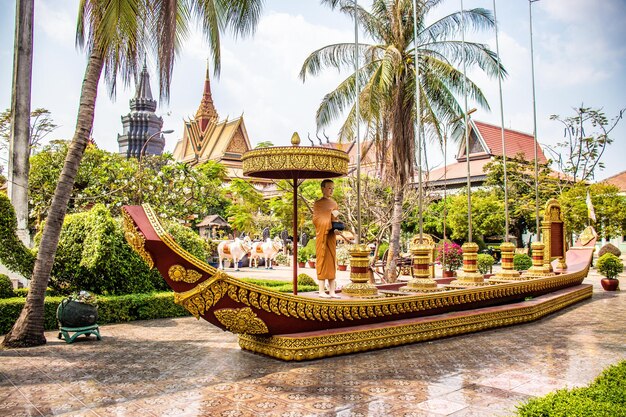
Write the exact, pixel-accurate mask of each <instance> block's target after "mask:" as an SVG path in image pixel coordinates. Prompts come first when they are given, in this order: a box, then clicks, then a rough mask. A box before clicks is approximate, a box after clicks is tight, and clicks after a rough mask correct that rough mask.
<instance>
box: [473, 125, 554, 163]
mask: <svg viewBox="0 0 626 417" xmlns="http://www.w3.org/2000/svg"><path fill="white" fill-rule="evenodd" d="M474 124H475V125H476V127H477V128H478V131H479V132H480V135H481V136H482V138H483V139H484V140H485V144H486V145H487V146H488V147H489V150H488V151H489V153H491V154H492V155H496V156H502V154H503V152H502V132H501V129H500V127H499V126H494V125H490V124H487V123H483V122H478V121H474ZM504 140H505V142H506V156H507V158H514V157H515V156H516V155H517V154H519V153H523V154H524V156H525V157H526V160H527V161H533V160H534V157H535V151H534V146H535V145H534V144H535V139H534V138H533V136H532V135H529V134H527V133H522V132H518V131H515V130H511V129H504ZM470 155H471V154H470ZM537 159H538V161H539V163H540V164H545V163H546V162H548V159H547V158H546V156H545V155H544V153H543V151H542V149H541V146H538V147H537Z"/></svg>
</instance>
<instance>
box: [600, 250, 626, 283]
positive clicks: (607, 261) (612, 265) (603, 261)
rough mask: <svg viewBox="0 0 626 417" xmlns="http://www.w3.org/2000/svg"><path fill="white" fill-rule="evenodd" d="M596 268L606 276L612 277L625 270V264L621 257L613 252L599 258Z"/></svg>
mask: <svg viewBox="0 0 626 417" xmlns="http://www.w3.org/2000/svg"><path fill="white" fill-rule="evenodd" d="M596 269H597V270H598V272H599V273H601V274H602V275H604V276H605V277H607V278H609V279H612V278H616V277H617V276H618V275H619V274H621V273H622V272H623V271H624V264H623V263H622V260H621V259H620V258H618V257H617V256H615V255H613V254H612V253H605V254H604V255H602V256H601V257H600V259H598V263H597V264H596Z"/></svg>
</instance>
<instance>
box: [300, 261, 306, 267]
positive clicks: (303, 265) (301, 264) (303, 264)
mask: <svg viewBox="0 0 626 417" xmlns="http://www.w3.org/2000/svg"><path fill="white" fill-rule="evenodd" d="M305 265H306V262H298V268H304V267H305Z"/></svg>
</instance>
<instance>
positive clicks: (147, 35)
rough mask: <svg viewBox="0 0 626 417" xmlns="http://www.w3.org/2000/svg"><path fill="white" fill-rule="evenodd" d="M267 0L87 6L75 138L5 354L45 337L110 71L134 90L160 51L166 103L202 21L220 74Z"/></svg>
mask: <svg viewBox="0 0 626 417" xmlns="http://www.w3.org/2000/svg"><path fill="white" fill-rule="evenodd" d="M262 3H263V1H262V0H230V1H229V0H202V1H184V0H81V1H80V4H79V10H78V25H77V31H76V41H77V45H79V46H81V47H84V48H85V49H86V51H87V54H88V57H89V58H88V61H87V68H86V70H85V77H84V79H83V86H82V90H81V97H80V105H79V108H78V118H77V122H76V131H75V133H74V137H73V139H72V142H71V144H70V147H69V151H68V153H67V157H66V158H65V163H64V165H63V170H62V172H61V175H60V178H59V182H58V184H57V187H56V190H55V193H54V197H53V199H52V204H51V206H50V210H49V214H48V217H47V220H46V224H45V227H44V230H43V236H42V239H41V243H40V246H39V252H38V253H37V260H36V262H35V267H34V270H33V274H32V277H31V285H30V291H29V292H28V296H27V298H26V303H25V304H24V308H23V309H22V312H21V314H20V316H19V318H18V319H17V321H16V322H15V324H14V325H13V328H12V329H11V330H10V331H9V333H8V334H7V335H6V336H5V339H4V341H3V345H4V346H6V347H23V346H36V345H40V344H44V343H45V342H46V339H45V336H44V297H45V290H46V286H47V285H48V280H49V278H50V271H51V270H52V264H53V262H54V257H55V253H56V249H57V246H58V242H59V235H60V232H61V226H62V224H63V219H64V217H65V212H66V209H67V203H68V201H69V198H70V196H71V192H72V187H73V185H74V180H75V178H76V172H77V171H78V166H79V164H80V161H81V159H82V157H83V154H84V152H85V147H86V146H87V143H88V141H89V137H90V134H91V130H92V127H93V120H94V111H95V104H96V95H97V92H98V82H99V81H100V76H101V74H102V71H103V70H104V74H105V78H106V81H107V82H108V85H109V87H110V93H111V95H113V94H114V93H115V87H116V81H117V77H118V75H119V76H120V77H121V79H122V80H123V81H124V82H125V83H128V82H129V80H130V79H131V77H133V76H136V74H137V70H138V68H139V67H138V63H139V62H141V58H142V55H143V54H144V51H145V50H153V51H155V52H156V57H157V62H158V66H159V75H160V83H159V85H160V90H161V97H162V98H166V99H167V97H168V96H169V85H170V81H171V75H172V70H173V66H174V57H175V55H176V52H177V51H178V50H179V49H180V46H181V44H182V41H183V40H184V38H185V35H186V34H187V33H188V28H189V25H190V24H191V23H192V22H193V19H198V20H199V21H200V22H201V26H202V29H203V31H204V33H205V35H206V37H207V39H208V41H209V47H210V52H211V55H212V57H213V63H214V70H215V72H216V73H219V68H220V33H223V32H224V31H225V30H232V31H233V32H234V33H235V34H238V35H246V34H248V33H251V32H252V31H253V30H254V28H255V27H256V24H257V22H258V20H259V17H260V13H261V7H262Z"/></svg>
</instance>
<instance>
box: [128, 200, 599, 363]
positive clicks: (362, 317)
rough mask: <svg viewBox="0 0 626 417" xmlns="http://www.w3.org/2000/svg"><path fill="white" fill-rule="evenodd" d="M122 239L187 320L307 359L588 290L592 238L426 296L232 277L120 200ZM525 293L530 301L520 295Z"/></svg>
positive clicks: (474, 324) (543, 307)
mask: <svg viewBox="0 0 626 417" xmlns="http://www.w3.org/2000/svg"><path fill="white" fill-rule="evenodd" d="M123 218H124V230H125V236H126V239H127V241H128V242H129V244H130V245H131V246H132V248H133V249H134V250H135V252H137V253H138V254H139V256H141V257H142V258H143V259H144V260H145V261H146V263H148V265H149V266H151V267H153V266H154V267H156V268H157V269H158V270H159V272H160V273H161V275H162V276H163V278H164V279H165V280H166V281H167V283H168V285H169V286H170V287H171V288H172V289H173V290H174V292H175V301H176V303H178V304H180V305H182V306H184V307H185V308H186V309H187V310H188V311H189V312H190V313H191V314H193V315H194V316H195V317H196V318H200V317H202V318H203V319H205V320H207V321H208V322H210V323H212V324H213V325H215V326H217V327H219V328H221V329H223V330H226V331H230V332H233V333H236V334H239V335H240V336H239V341H240V346H241V347H242V348H244V349H248V350H252V351H256V352H261V353H264V354H268V355H270V356H273V357H277V358H280V359H285V360H302V359H314V358H320V357H328V356H334V355H338V354H343V353H350V352H358V351H365V350H371V349H377V348H381V347H387V346H396V345H400V344H405V343H412V342H415V341H420V340H428V339H433V338H439V337H445V336H450V335H455V334H462V333H468V332H473V331H478V330H482V329H487V328H492V327H499V326H505V325H509V324H515V323H520V322H525V321H530V320H535V319H537V318H539V317H541V316H542V315H545V314H548V313H550V312H552V311H556V310H558V309H560V308H563V307H565V306H567V305H570V304H572V303H575V302H577V301H579V300H582V299H584V298H588V297H590V296H591V287H590V286H588V285H581V283H582V280H583V279H584V278H585V276H586V275H587V272H588V270H589V266H590V264H591V259H592V254H593V247H594V244H595V236H594V237H592V238H591V239H590V240H587V241H586V242H585V243H584V244H582V243H580V242H578V244H577V245H576V246H574V247H572V248H570V250H569V251H568V252H567V269H566V270H559V269H558V268H559V264H557V263H556V261H555V264H554V270H555V274H554V275H552V276H545V277H539V278H533V279H526V280H519V281H503V282H498V283H493V284H490V285H482V286H474V287H467V288H456V289H449V290H446V291H442V292H435V293H404V294H402V295H396V296H391V297H390V296H384V295H381V296H380V297H367V298H359V297H350V296H347V295H342V298H341V299H338V300H332V299H322V298H319V297H317V295H316V294H315V295H313V294H307V293H304V294H300V295H293V294H285V293H279V292H277V291H272V290H270V289H268V288H265V287H262V286H258V285H254V284H251V283H248V282H244V281H241V280H239V279H237V278H235V277H232V276H230V275H228V274H227V273H225V272H223V271H220V270H218V269H216V268H213V267H212V266H210V265H209V264H207V263H206V262H203V261H202V260H199V259H197V258H195V257H194V256H193V255H191V254H190V253H188V252H187V251H185V250H184V249H183V248H182V247H181V246H180V245H178V244H177V243H176V242H175V241H174V239H173V238H172V237H171V236H170V235H169V234H168V233H167V232H166V231H165V229H164V228H163V226H162V225H161V223H160V222H159V220H158V217H157V215H156V214H155V213H154V211H153V210H152V209H151V208H150V207H149V206H148V205H144V206H125V207H123ZM529 300H532V302H531V301H529Z"/></svg>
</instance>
